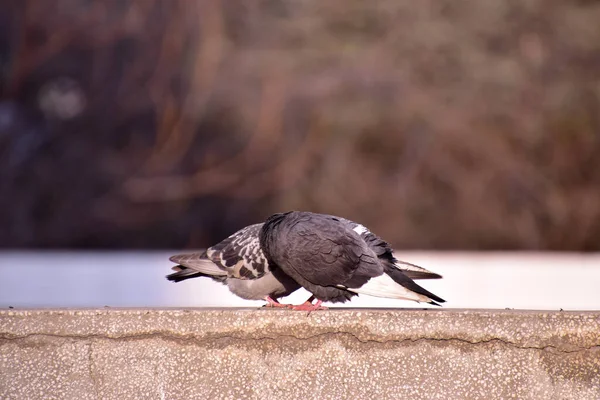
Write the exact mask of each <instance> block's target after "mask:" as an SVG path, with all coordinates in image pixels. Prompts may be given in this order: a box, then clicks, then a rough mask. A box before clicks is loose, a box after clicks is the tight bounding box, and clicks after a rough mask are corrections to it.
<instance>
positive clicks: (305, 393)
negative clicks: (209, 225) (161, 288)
mask: <svg viewBox="0 0 600 400" xmlns="http://www.w3.org/2000/svg"><path fill="white" fill-rule="evenodd" d="M0 378H1V379H0V398H1V399H19V400H21V399H42V398H43V399H341V398H356V399H363V398H377V399H382V400H383V399H399V398H411V399H513V398H514V399H577V400H582V399H583V400H585V399H590V400H592V399H594V400H597V399H600V312H534V311H467V310H464V311H463V310H439V311H438V310H401V309H395V310H364V309H362V310H352V309H337V310H330V311H325V312H314V313H312V314H310V315H307V314H306V313H296V312H289V311H285V310H267V309H259V310H254V309H253V310H250V309H220V310H214V309H213V310H209V309H189V310H188V309H186V310H157V309H154V310H146V309H143V310H142V309H140V310H136V309H102V310H3V311H0Z"/></svg>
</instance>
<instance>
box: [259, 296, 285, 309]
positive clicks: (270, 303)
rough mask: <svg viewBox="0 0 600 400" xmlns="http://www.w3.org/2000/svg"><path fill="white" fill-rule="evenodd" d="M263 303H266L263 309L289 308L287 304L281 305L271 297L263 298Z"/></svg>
mask: <svg viewBox="0 0 600 400" xmlns="http://www.w3.org/2000/svg"><path fill="white" fill-rule="evenodd" d="M265 301H266V302H267V304H265V305H264V307H273V308H290V305H289V304H281V303H280V302H278V301H277V300H275V299H272V298H271V296H267V297H265Z"/></svg>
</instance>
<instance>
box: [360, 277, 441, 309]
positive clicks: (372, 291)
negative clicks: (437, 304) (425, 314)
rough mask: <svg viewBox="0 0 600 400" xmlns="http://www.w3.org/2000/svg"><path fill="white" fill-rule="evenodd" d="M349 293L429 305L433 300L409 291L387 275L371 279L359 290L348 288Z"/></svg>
mask: <svg viewBox="0 0 600 400" xmlns="http://www.w3.org/2000/svg"><path fill="white" fill-rule="evenodd" d="M348 290H349V291H351V292H354V293H359V294H366V295H369V296H375V297H385V298H389V299H403V300H413V301H417V302H425V303H428V302H430V301H431V299H430V298H429V297H427V296H423V295H421V294H418V293H415V292H413V291H412V290H408V289H407V288H405V287H404V286H402V285H400V284H398V283H396V282H395V281H394V280H393V279H392V278H390V277H389V275H387V274H383V275H379V276H376V277H375V278H371V279H370V280H369V281H368V282H367V283H365V284H364V285H362V286H361V287H359V288H348Z"/></svg>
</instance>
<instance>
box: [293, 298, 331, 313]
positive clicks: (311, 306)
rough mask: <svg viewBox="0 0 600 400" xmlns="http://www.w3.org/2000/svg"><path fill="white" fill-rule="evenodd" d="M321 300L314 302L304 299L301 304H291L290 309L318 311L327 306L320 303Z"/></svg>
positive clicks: (325, 308)
mask: <svg viewBox="0 0 600 400" xmlns="http://www.w3.org/2000/svg"><path fill="white" fill-rule="evenodd" d="M321 303H322V301H321V300H318V301H317V302H316V303H315V304H313V303H311V302H310V301H308V300H307V301H305V302H304V303H303V304H299V305H293V306H291V309H292V310H294V311H308V312H309V313H310V312H311V311H318V310H327V307H325V306H322V305H321Z"/></svg>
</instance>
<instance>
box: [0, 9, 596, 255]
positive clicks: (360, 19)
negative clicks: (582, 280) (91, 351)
mask: <svg viewBox="0 0 600 400" xmlns="http://www.w3.org/2000/svg"><path fill="white" fill-rule="evenodd" d="M598 21H600V1H592V0H587V1H583V0H578V1H575V0H568V1H567V0H529V1H503V2H500V1H498V2H494V1H488V2H484V1H479V0H465V1H456V0H421V1H410V0H378V1H370V2H365V1H360V0H328V1H316V0H315V1H271V0H263V1H251V0H236V1H233V0H222V1H217V0H214V1H213V0H211V1H192V0H104V1H90V0H54V1H39V0H14V1H13V0H4V1H2V3H0V93H1V97H0V246H3V247H22V246H30V247H31V246H35V247H56V246H58V247H65V246H72V247H145V248H156V247H185V246H187V247H202V246H207V245H210V244H212V243H214V242H216V241H217V240H220V239H222V238H223V237H224V236H227V235H229V234H230V233H232V232H233V231H234V230H235V229H238V228H240V227H242V226H244V225H247V224H250V223H254V222H258V221H260V220H261V219H263V218H265V217H266V216H268V215H269V214H271V213H273V212H277V211H281V210H289V209H302V210H312V211H317V212H326V213H332V214H337V215H341V216H344V217H347V218H350V219H353V220H356V221H359V222H361V223H364V224H365V225H367V226H369V227H370V228H371V229H372V230H373V231H375V232H377V233H378V234H379V235H381V236H383V237H385V238H386V239H387V240H389V241H390V242H391V243H392V244H393V245H394V246H395V247H396V248H432V249H545V250H579V251H592V250H600V23H598Z"/></svg>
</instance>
